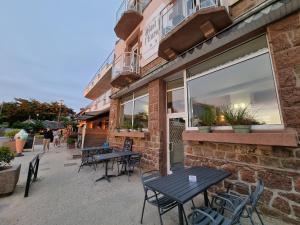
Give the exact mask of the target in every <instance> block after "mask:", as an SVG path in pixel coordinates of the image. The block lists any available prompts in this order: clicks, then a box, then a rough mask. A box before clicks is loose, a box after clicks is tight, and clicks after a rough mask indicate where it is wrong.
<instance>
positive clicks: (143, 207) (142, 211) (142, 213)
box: [141, 196, 146, 224]
mask: <svg viewBox="0 0 300 225" xmlns="http://www.w3.org/2000/svg"><path fill="white" fill-rule="evenodd" d="M145 205H146V196H145V198H144V204H143V210H142V217H141V224H142V223H143V217H144V211H145Z"/></svg>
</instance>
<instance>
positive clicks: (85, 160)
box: [78, 150, 97, 173]
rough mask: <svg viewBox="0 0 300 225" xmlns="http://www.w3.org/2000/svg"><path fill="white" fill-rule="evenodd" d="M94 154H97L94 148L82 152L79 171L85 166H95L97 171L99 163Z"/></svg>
mask: <svg viewBox="0 0 300 225" xmlns="http://www.w3.org/2000/svg"><path fill="white" fill-rule="evenodd" d="M94 154H96V153H95V152H94V150H93V151H88V152H82V154H81V164H80V166H79V169H78V173H79V172H80V170H81V168H82V167H83V166H93V168H94V170H95V171H96V166H97V163H96V161H95V158H94V157H93V155H94Z"/></svg>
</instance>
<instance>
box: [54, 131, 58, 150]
mask: <svg viewBox="0 0 300 225" xmlns="http://www.w3.org/2000/svg"><path fill="white" fill-rule="evenodd" d="M53 145H54V147H56V148H58V147H59V131H58V130H54V131H53Z"/></svg>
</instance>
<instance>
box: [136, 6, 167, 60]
mask: <svg viewBox="0 0 300 225" xmlns="http://www.w3.org/2000/svg"><path fill="white" fill-rule="evenodd" d="M163 8H164V5H161V6H160V7H158V8H157V9H156V11H155V12H154V13H153V14H152V15H151V16H150V18H149V19H148V20H147V21H146V23H145V26H144V29H143V39H142V49H141V53H142V58H143V60H144V61H147V60H148V59H149V58H151V57H152V56H154V55H155V54H157V52H158V45H159V39H160V27H159V26H160V25H159V23H160V21H159V20H160V17H159V15H160V12H161V10H162V9H163Z"/></svg>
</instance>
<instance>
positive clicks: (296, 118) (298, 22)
mask: <svg viewBox="0 0 300 225" xmlns="http://www.w3.org/2000/svg"><path fill="white" fill-rule="evenodd" d="M267 35H268V39H269V44H270V50H271V53H272V59H273V66H274V70H275V74H276V78H277V87H278V92H279V98H280V104H281V111H282V116H283V120H284V123H285V125H286V126H287V127H292V128H295V129H296V130H297V131H298V133H299V134H300V12H297V13H295V14H293V15H291V16H289V17H287V18H285V19H283V20H280V21H278V22H276V23H274V24H272V25H270V26H269V27H268V29H267Z"/></svg>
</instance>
